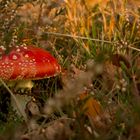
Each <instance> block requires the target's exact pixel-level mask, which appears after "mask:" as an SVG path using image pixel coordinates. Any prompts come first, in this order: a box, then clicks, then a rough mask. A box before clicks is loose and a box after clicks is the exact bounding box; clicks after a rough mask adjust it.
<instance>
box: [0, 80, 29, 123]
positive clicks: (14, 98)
mask: <svg viewBox="0 0 140 140" xmlns="http://www.w3.org/2000/svg"><path fill="white" fill-rule="evenodd" d="M0 82H1V83H2V84H3V86H4V87H5V88H6V89H7V91H8V92H9V93H10V95H11V97H12V98H13V100H14V101H15V104H16V106H17V109H18V111H19V112H20V114H21V115H22V116H23V118H24V120H25V122H27V117H26V115H25V114H24V112H23V111H22V109H21V107H20V105H19V102H18V100H17V99H16V97H15V95H14V94H13V92H12V91H11V90H10V88H9V87H8V86H7V85H6V83H5V82H4V81H3V80H2V79H1V78H0Z"/></svg>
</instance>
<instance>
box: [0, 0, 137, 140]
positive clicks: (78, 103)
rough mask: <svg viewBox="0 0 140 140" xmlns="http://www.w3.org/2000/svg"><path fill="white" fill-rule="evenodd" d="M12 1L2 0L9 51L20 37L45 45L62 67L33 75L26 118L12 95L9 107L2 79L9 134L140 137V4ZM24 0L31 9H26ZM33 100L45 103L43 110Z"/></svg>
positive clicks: (3, 131) (4, 129) (1, 126)
mask: <svg viewBox="0 0 140 140" xmlns="http://www.w3.org/2000/svg"><path fill="white" fill-rule="evenodd" d="M6 2H7V1H5V2H4V1H1V2H0V13H1V17H2V19H3V20H1V21H0V36H1V37H0V46H1V47H5V49H6V51H5V52H6V53H9V52H10V50H11V48H12V47H14V46H16V45H19V46H20V45H23V44H26V45H27V46H28V45H36V46H38V47H42V48H44V49H46V50H48V51H49V52H50V53H51V54H53V55H54V56H55V57H56V58H57V59H58V61H59V63H60V65H61V66H62V73H61V74H60V75H59V76H58V77H54V78H50V79H42V80H36V81H33V82H34V87H33V88H32V89H31V91H30V93H28V94H30V96H32V97H33V100H32V101H31V102H30V103H31V106H30V108H26V111H27V112H28V118H27V122H28V123H27V124H26V123H25V122H24V120H23V118H20V117H18V116H17V115H16V114H15V112H14V111H12V108H11V105H10V101H9V100H7V101H8V103H7V106H6V108H2V107H3V105H4V104H5V101H4V100H3V97H4V96H5V95H7V94H8V92H7V90H6V89H5V88H4V87H3V85H1V87H0V92H1V95H0V104H1V107H0V110H1V112H0V118H3V117H4V118H5V120H3V119H1V120H0V135H1V136H2V137H3V139H4V140H10V137H12V139H14V140H16V139H22V140H24V139H29V140H36V139H42V140H45V139H48V140H54V139H56V138H57V139H58V140H61V139H64V140H66V139H69V140H76V139H82V140H86V139H88V140H93V139H95V140H101V139H104V140H118V139H120V140H121V139H123V140H127V139H129V140H133V139H135V140H139V138H140V104H139V101H140V88H139V86H140V62H139V61H140V47H139V45H140V42H139V40H140V22H139V19H140V17H139V14H140V13H139V12H140V11H139V7H135V10H133V8H134V7H133V6H134V5H131V4H130V1H129V0H128V1H122V3H121V2H120V3H119V2H118V1H114V3H113V2H112V1H109V2H108V4H107V5H104V6H103V7H102V6H101V5H100V4H97V5H95V6H94V7H92V8H91V9H90V8H89V7H87V5H86V3H85V2H84V1H82V0H81V1H80V2H77V1H76V0H73V3H72V1H70V0H69V1H67V2H65V3H64V4H62V5H61V4H60V3H57V2H50V3H49V2H45V1H41V0H40V2H39V3H37V2H36V1H30V2H29V3H30V4H31V5H30V4H29V3H27V2H22V1H19V2H17V1H13V3H12V2H10V1H9V3H8V4H7V3H6ZM134 3H135V2H134ZM25 5H26V7H25V9H26V10H23V9H20V8H23V7H22V6H25ZM118 5H120V6H118ZM28 6H29V7H30V8H29V7H28ZM37 6H38V7H37ZM71 6H72V8H71ZM120 7H121V8H120ZM128 7H129V8H128ZM29 9H30V10H29ZM69 9H71V10H69ZM27 10H29V15H31V17H28V16H26V15H27V13H26V11H27ZM21 12H22V14H21V15H20V13H21ZM34 15H37V16H34ZM11 91H12V92H13V93H14V92H16V91H14V89H12V88H11ZM83 93H87V94H88V95H89V97H90V98H91V99H95V101H96V102H99V103H100V105H99V108H98V105H97V104H96V103H93V102H92V101H91V102H92V103H93V104H92V106H90V105H89V104H90V103H89V104H88V103H87V100H88V99H89V98H86V99H85V98H84V99H82V98H81V97H80V96H79V95H80V94H83ZM7 98H8V96H7ZM84 105H87V107H89V110H88V108H84ZM34 107H37V108H39V112H38V113H37V114H34V112H35V111H36V110H35V109H36V108H34ZM93 108H94V109H93ZM4 109H6V110H8V111H7V112H6V113H5V112H4V111H3V110H4ZM100 109H101V112H100V111H99V110H100ZM95 110H96V113H93V111H95ZM27 112H26V113H27ZM93 115H95V116H94V117H93ZM18 128H20V129H18ZM6 135H7V136H6ZM51 138H52V139H51Z"/></svg>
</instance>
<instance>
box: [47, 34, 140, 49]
mask: <svg viewBox="0 0 140 140" xmlns="http://www.w3.org/2000/svg"><path fill="white" fill-rule="evenodd" d="M45 33H46V34H48V35H55V36H62V37H70V38H77V39H83V40H92V41H97V42H104V43H108V44H113V43H115V42H113V41H108V40H103V39H96V38H90V37H85V36H77V35H70V34H62V33H56V32H45ZM128 48H129V49H132V50H135V51H139V52H140V49H138V48H135V47H132V46H128Z"/></svg>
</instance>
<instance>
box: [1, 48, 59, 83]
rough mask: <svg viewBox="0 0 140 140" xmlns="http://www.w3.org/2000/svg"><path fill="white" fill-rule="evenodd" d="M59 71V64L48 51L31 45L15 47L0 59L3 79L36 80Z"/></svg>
mask: <svg viewBox="0 0 140 140" xmlns="http://www.w3.org/2000/svg"><path fill="white" fill-rule="evenodd" d="M60 71H61V68H60V65H59V64H58V62H57V60H56V59H55V58H54V57H53V56H52V55H51V54H50V53H49V52H47V51H45V50H43V49H41V48H37V47H33V46H28V47H16V48H14V49H13V50H12V51H11V52H10V53H9V54H5V55H2V56H1V59H0V78H1V79H3V80H8V81H9V80H23V79H33V80H36V79H42V78H47V77H52V76H55V75H57V74H58V73H60Z"/></svg>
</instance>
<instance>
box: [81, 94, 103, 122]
mask: <svg viewBox="0 0 140 140" xmlns="http://www.w3.org/2000/svg"><path fill="white" fill-rule="evenodd" d="M87 97H88V94H87V93H82V94H81V95H80V99H81V100H84V99H86V98H87ZM83 110H86V111H85V114H86V115H87V116H88V117H89V118H90V119H92V120H93V121H95V119H96V117H98V116H100V115H101V114H102V107H101V105H100V103H99V102H98V101H97V100H95V99H94V98H93V97H89V98H88V99H87V100H86V102H85V104H84V106H83Z"/></svg>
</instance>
